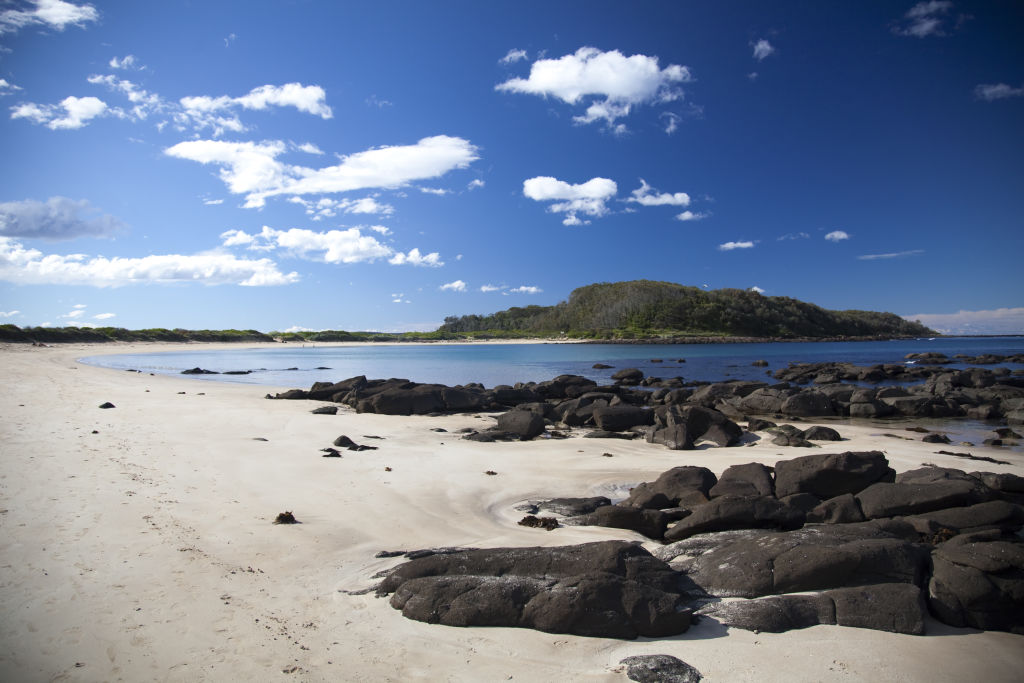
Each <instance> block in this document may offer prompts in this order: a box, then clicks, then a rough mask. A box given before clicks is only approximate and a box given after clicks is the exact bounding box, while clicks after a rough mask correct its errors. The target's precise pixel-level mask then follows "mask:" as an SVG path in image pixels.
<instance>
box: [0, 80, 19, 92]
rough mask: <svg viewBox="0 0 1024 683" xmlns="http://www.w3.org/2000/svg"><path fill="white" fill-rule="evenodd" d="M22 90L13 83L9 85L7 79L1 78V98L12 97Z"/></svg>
mask: <svg viewBox="0 0 1024 683" xmlns="http://www.w3.org/2000/svg"><path fill="white" fill-rule="evenodd" d="M18 90H21V88H19V87H18V86H16V85H14V84H13V83H8V82H7V79H6V78H0V96H2V95H10V94H11V93H14V92H17V91H18Z"/></svg>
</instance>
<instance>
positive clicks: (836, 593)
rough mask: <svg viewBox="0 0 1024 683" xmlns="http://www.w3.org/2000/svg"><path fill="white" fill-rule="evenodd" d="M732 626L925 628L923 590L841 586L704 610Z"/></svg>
mask: <svg viewBox="0 0 1024 683" xmlns="http://www.w3.org/2000/svg"><path fill="white" fill-rule="evenodd" d="M700 614H701V615H705V614H706V615H708V616H711V617H714V618H716V619H718V620H719V621H721V622H722V623H723V624H726V625H727V626H731V627H735V628H742V629H745V630H748V631H759V632H766V633H781V632H783V631H789V630H792V629H800V628H807V627H809V626H817V625H819V624H829V625H833V624H834V625H838V626H853V627H856V628H868V629H872V630H875V631H889V632H891V633H909V634H912V635H921V634H923V633H924V630H925V628H924V619H925V601H924V596H923V595H922V593H921V589H920V588H918V587H917V586H914V585H912V584H907V583H882V584H875V585H869V586H861V587H857V588H838V589H834V590H829V591H824V592H821V593H816V594H813V595H782V596H773V597H768V598H758V599H754V600H736V601H730V602H721V603H716V604H714V605H712V606H710V607H708V608H705V609H702V610H701V611H700Z"/></svg>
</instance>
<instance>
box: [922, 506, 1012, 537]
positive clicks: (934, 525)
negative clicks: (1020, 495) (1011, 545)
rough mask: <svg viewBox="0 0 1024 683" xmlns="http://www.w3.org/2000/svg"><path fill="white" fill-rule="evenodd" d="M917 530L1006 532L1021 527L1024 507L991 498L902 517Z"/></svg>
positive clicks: (927, 532)
mask: <svg viewBox="0 0 1024 683" xmlns="http://www.w3.org/2000/svg"><path fill="white" fill-rule="evenodd" d="M903 520H904V521H906V522H909V523H910V524H912V525H913V526H914V528H915V529H917V531H918V532H919V533H921V534H924V535H926V536H934V535H935V534H938V533H940V532H943V531H945V532H947V535H952V534H949V533H948V532H953V534H970V533H975V532H978V531H986V530H988V529H998V530H999V531H1001V532H1003V533H1007V534H1012V533H1016V532H1018V531H1020V530H1021V527H1024V508H1022V507H1021V506H1020V505H1014V504H1013V503H1009V502H1007V501H1005V500H991V501H988V502H986V503H978V504H977V505H968V506H967V507H957V508H947V509H944V510H935V511H933V512H926V513H924V514H920V515H911V516H909V517H904V518H903Z"/></svg>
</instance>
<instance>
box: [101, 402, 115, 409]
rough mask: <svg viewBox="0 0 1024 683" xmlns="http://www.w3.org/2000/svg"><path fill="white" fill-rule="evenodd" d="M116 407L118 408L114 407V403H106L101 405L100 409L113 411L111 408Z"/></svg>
mask: <svg viewBox="0 0 1024 683" xmlns="http://www.w3.org/2000/svg"><path fill="white" fill-rule="evenodd" d="M116 407H117V406H115V405H114V404H113V403H111V402H110V401H106V402H105V403H101V404H100V408H102V409H103V410H109V409H111V408H116Z"/></svg>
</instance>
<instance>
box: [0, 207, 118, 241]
mask: <svg viewBox="0 0 1024 683" xmlns="http://www.w3.org/2000/svg"><path fill="white" fill-rule="evenodd" d="M124 228H125V225H124V223H122V222H121V221H120V220H118V219H117V218H115V217H114V216H111V215H108V214H104V213H102V212H101V211H100V209H97V208H96V207H94V206H92V205H91V204H89V202H88V201H87V200H85V199H79V200H75V199H68V198H67V197H50V198H49V199H47V200H46V201H45V202H40V201H36V200H34V199H26V200H23V201H19V202H3V203H0V235H3V236H6V237H23V238H35V239H44V240H70V239H75V238H78V237H110V236H111V235H114V234H116V233H118V232H121V231H122V230H124Z"/></svg>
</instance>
